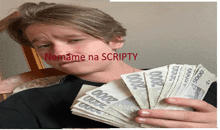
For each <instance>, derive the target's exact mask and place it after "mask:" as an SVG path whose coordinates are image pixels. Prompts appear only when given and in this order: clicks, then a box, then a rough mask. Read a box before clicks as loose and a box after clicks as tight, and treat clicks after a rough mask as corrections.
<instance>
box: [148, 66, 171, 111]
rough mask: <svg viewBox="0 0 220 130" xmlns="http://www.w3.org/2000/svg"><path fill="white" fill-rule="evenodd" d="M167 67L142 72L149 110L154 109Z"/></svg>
mask: <svg viewBox="0 0 220 130" xmlns="http://www.w3.org/2000/svg"><path fill="white" fill-rule="evenodd" d="M167 72H168V66H163V67H159V68H155V69H151V70H147V71H145V72H144V75H145V79H146V84H147V91H148V96H149V104H150V109H154V107H155V105H156V103H157V100H158V98H159V96H160V93H161V91H162V88H163V86H164V82H165V79H166V76H167Z"/></svg>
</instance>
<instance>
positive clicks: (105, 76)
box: [76, 61, 141, 83]
mask: <svg viewBox="0 0 220 130" xmlns="http://www.w3.org/2000/svg"><path fill="white" fill-rule="evenodd" d="M137 71H141V70H139V69H135V68H133V67H132V66H129V65H127V64H126V63H124V62H123V61H118V62H115V63H113V64H112V65H111V67H107V68H105V69H104V70H99V71H96V72H93V73H89V74H85V75H76V76H77V77H79V78H81V79H84V80H87V81H93V82H102V83H107V82H111V81H113V80H116V79H120V78H121V75H122V74H127V73H133V72H137Z"/></svg>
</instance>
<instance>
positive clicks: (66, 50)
mask: <svg viewBox="0 0 220 130" xmlns="http://www.w3.org/2000/svg"><path fill="white" fill-rule="evenodd" d="M52 53H53V55H56V56H58V55H65V56H67V55H70V54H73V53H74V48H73V47H71V46H70V45H69V44H67V43H65V42H63V41H54V43H53V50H52Z"/></svg>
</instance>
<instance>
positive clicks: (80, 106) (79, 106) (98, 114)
mask: <svg viewBox="0 0 220 130" xmlns="http://www.w3.org/2000/svg"><path fill="white" fill-rule="evenodd" d="M95 88H97V87H95V86H91V85H83V86H82V88H81V89H80V91H79V93H78V95H77V97H76V99H75V100H74V102H73V104H72V106H71V110H72V113H73V114H75V115H81V116H82V113H84V114H85V112H86V113H87V116H86V115H85V116H86V117H87V118H88V115H90V116H92V117H91V118H92V119H94V118H96V120H100V119H104V121H101V122H103V123H106V124H110V125H113V126H115V125H114V124H115V122H118V123H119V124H121V125H120V127H122V126H123V127H125V128H126V127H128V128H134V127H137V126H135V125H131V124H129V123H126V122H124V121H123V120H121V119H118V118H116V117H114V116H112V115H111V114H108V113H105V112H102V111H100V110H97V109H95V108H93V107H90V106H89V105H87V104H84V103H81V102H79V101H78V100H77V99H80V98H81V97H83V96H85V93H86V92H87V91H90V90H93V89H95ZM79 111H81V113H79ZM94 115H95V117H94ZM83 117H84V116H83ZM109 120H110V121H109ZM111 122H114V123H111ZM134 124H135V123H134ZM136 125H137V123H136ZM116 127H118V126H116Z"/></svg>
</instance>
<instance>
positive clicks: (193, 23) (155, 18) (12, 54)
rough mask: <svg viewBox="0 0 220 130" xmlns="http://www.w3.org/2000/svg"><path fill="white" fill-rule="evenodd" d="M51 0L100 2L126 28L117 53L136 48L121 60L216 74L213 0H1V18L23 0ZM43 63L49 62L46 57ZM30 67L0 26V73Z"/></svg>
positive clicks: (97, 4)
mask: <svg viewBox="0 0 220 130" xmlns="http://www.w3.org/2000/svg"><path fill="white" fill-rule="evenodd" d="M41 1H44V2H55V3H64V4H76V5H82V6H89V7H95V8H98V9H100V10H102V11H104V12H106V13H108V14H110V15H111V16H113V17H114V18H115V19H116V20H117V21H119V22H120V23H122V25H123V26H124V27H125V28H126V29H127V36H126V37H125V42H124V47H123V48H122V49H119V50H117V52H118V53H122V52H123V53H138V55H137V60H136V61H134V60H130V61H129V59H128V58H126V59H125V60H124V61H125V62H126V63H127V64H129V65H132V66H134V67H136V68H140V69H145V68H155V67H160V66H164V65H168V64H173V63H176V64H178V63H179V64H192V65H198V64H200V63H201V64H202V65H203V66H204V67H205V68H207V69H208V70H209V71H210V72H212V73H214V74H217V2H109V1H108V0H0V20H2V19H4V18H5V17H7V16H8V15H10V14H11V13H13V12H14V11H17V7H18V6H20V5H21V4H23V3H25V2H35V3H38V2H41ZM44 65H45V67H46V68H50V66H49V65H47V64H46V63H44ZM27 71H29V67H28V65H27V62H26V60H25V57H24V54H23V52H22V49H21V46H20V45H19V44H16V43H15V42H14V41H13V40H12V39H10V38H9V37H8V35H7V34H6V33H5V32H4V31H1V32H0V77H1V79H5V78H9V77H11V76H13V75H17V74H20V73H23V72H27Z"/></svg>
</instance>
